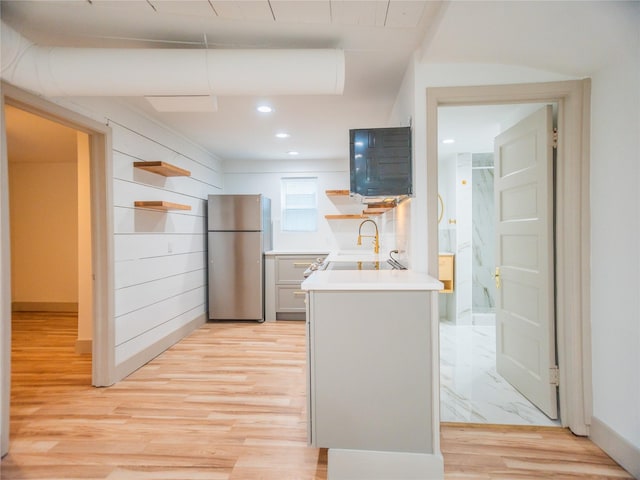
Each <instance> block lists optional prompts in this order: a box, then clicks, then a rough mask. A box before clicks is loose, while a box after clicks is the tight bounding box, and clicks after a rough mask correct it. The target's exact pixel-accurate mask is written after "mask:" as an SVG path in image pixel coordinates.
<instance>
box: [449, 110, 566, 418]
mask: <svg viewBox="0 0 640 480" xmlns="http://www.w3.org/2000/svg"><path fill="white" fill-rule="evenodd" d="M541 107H542V105H541V104H517V105H484V106H473V107H471V106H456V107H440V108H439V109H438V132H439V137H440V138H439V143H438V192H439V195H440V201H439V203H440V205H439V206H440V211H439V212H438V219H439V223H438V237H439V238H438V243H439V250H440V252H441V253H444V254H449V255H451V254H452V255H454V259H455V275H454V278H455V280H454V289H453V292H451V293H441V294H440V299H439V306H440V312H439V313H440V345H441V348H440V382H441V389H440V391H441V395H440V397H441V420H442V421H450V422H465V423H466V422H470V423H490V424H517V425H544V426H555V425H560V422H559V421H558V420H551V419H550V418H549V417H547V416H546V415H545V414H544V413H543V412H541V411H540V410H539V409H538V408H536V407H535V406H534V405H533V404H532V403H531V402H530V401H529V400H528V399H527V398H526V397H525V396H524V395H522V394H521V393H520V392H519V391H518V390H517V389H516V388H514V387H513V386H512V385H511V384H510V383H509V382H508V381H507V380H506V379H505V378H504V377H503V376H502V375H500V374H499V373H498V371H497V368H496V343H497V342H496V332H497V331H499V329H497V328H496V321H495V319H496V316H495V306H496V278H495V271H496V270H495V268H496V260H495V255H494V254H495V251H496V229H495V204H494V203H495V202H494V145H493V144H494V138H495V137H496V136H497V135H498V134H500V133H501V132H503V131H504V130H506V129H507V128H509V127H511V126H512V125H514V124H516V123H517V122H518V121H519V120H521V119H522V118H524V117H526V116H528V115H529V114H530V113H531V112H533V111H536V110H539V109H540V108H541ZM554 350H555V345H554Z"/></svg>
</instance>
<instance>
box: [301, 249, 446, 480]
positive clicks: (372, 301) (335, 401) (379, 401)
mask: <svg viewBox="0 0 640 480" xmlns="http://www.w3.org/2000/svg"><path fill="white" fill-rule="evenodd" d="M331 258H333V259H334V260H343V261H346V260H353V259H351V258H349V257H348V256H344V257H342V258H336V256H335V255H333V254H332V256H331V257H330V258H329V259H330V260H331ZM366 260H369V261H370V260H371V258H370V257H367V259H366ZM382 261H383V262H384V261H385V260H382ZM441 288H442V284H441V283H440V282H439V281H438V280H436V279H434V278H432V277H430V276H428V275H427V274H423V273H417V272H414V271H411V270H390V269H380V270H377V269H372V270H344V269H335V270H324V271H316V272H314V273H313V274H312V275H311V276H310V277H309V278H308V279H307V280H305V281H304V282H303V283H302V289H303V290H304V291H306V292H307V353H308V395H307V400H308V435H309V438H308V440H309V443H310V444H311V445H313V446H315V447H321V448H328V449H329V461H328V472H329V473H328V478H329V480H339V479H347V478H349V479H369V480H373V479H382V478H394V479H398V480H400V479H409V478H411V479H416V478H422V479H441V478H443V477H444V473H443V463H442V456H441V454H440V446H439V410H438V407H439V403H438V398H439V392H438V390H439V387H438V384H439V381H438V374H437V372H438V357H437V355H438V324H437V318H438V315H437V303H436V295H437V292H438V291H439V290H440V289H441Z"/></svg>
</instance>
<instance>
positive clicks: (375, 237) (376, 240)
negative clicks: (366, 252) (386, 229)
mask: <svg viewBox="0 0 640 480" xmlns="http://www.w3.org/2000/svg"><path fill="white" fill-rule="evenodd" d="M367 222H371V223H373V226H374V228H375V229H376V234H375V235H362V226H363V225H364V224H365V223H367ZM362 237H369V238H373V252H374V253H380V235H379V233H378V225H377V224H376V222H374V221H373V220H371V219H369V218H367V219H366V220H364V221H363V222H362V223H360V226H359V227H358V242H357V244H358V245H362Z"/></svg>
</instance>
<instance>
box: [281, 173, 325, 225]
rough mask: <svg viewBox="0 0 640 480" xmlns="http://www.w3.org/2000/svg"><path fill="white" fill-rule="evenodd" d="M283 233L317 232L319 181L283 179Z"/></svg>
mask: <svg viewBox="0 0 640 480" xmlns="http://www.w3.org/2000/svg"><path fill="white" fill-rule="evenodd" d="M281 187H282V188H281V192H282V194H281V195H282V196H281V202H280V204H281V205H282V212H281V213H282V216H281V218H282V221H281V222H282V223H281V228H282V231H283V232H315V231H316V230H317V229H318V179H317V178H315V177H305V178H283V179H282V185H281Z"/></svg>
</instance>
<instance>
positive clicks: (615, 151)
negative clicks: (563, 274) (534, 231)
mask: <svg viewBox="0 0 640 480" xmlns="http://www.w3.org/2000/svg"><path fill="white" fill-rule="evenodd" d="M636 32H638V29H636ZM629 45H630V49H629V52H628V56H626V57H624V58H623V59H622V61H619V62H618V63H616V64H614V65H611V66H609V67H607V68H604V69H602V70H601V71H598V72H596V73H595V74H594V75H593V77H592V94H591V102H592V108H591V122H592V125H591V266H592V273H591V321H592V335H591V338H592V347H593V415H594V418H595V419H596V420H597V421H599V422H601V423H602V424H603V425H604V426H606V427H608V428H610V429H611V430H613V431H614V432H615V433H616V434H617V435H619V436H620V437H622V438H623V439H625V440H626V441H628V442H630V443H631V444H632V445H633V446H635V448H636V450H637V451H638V452H640V249H639V246H640V195H639V193H638V192H639V190H638V184H639V182H640V40H639V39H638V38H636V39H634V40H632V41H630V42H629ZM602 446H603V448H605V450H607V448H606V446H605V445H602ZM628 468H630V467H628ZM635 468H636V470H635V471H632V473H634V474H635V475H637V476H640V455H639V456H637V457H636V464H635Z"/></svg>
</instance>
